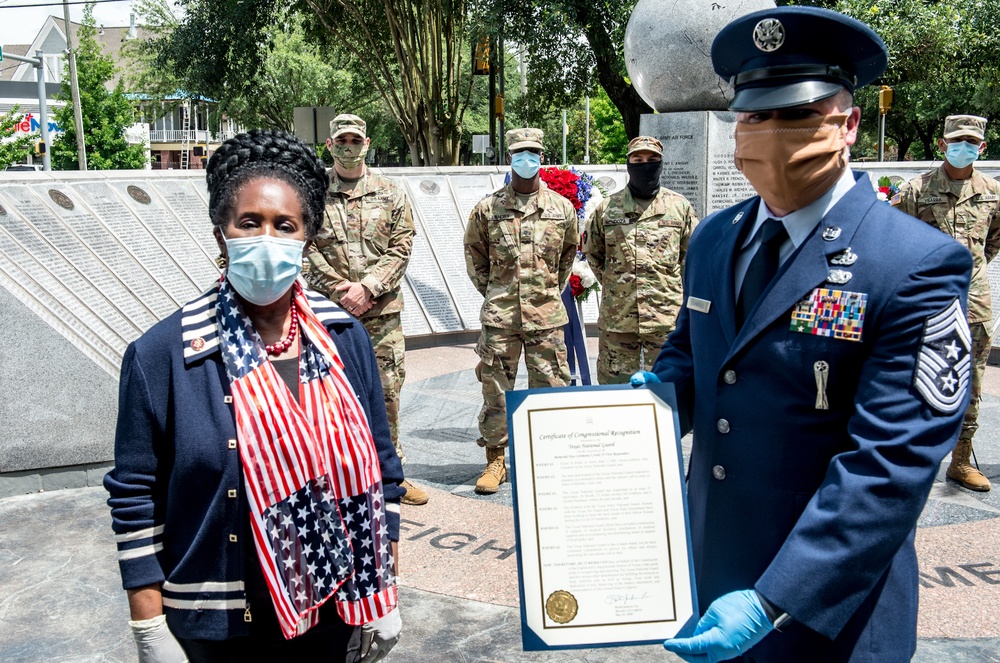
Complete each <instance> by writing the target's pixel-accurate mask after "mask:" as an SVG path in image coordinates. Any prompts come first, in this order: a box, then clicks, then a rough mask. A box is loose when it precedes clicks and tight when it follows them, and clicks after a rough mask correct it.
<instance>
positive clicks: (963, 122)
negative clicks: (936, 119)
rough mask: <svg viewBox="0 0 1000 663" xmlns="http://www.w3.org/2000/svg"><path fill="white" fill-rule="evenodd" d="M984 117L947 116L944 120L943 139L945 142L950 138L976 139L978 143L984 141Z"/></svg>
mask: <svg viewBox="0 0 1000 663" xmlns="http://www.w3.org/2000/svg"><path fill="white" fill-rule="evenodd" d="M987 122H988V120H987V119H986V118H985V117H979V116H978V115H949V116H948V117H946V118H944V137H945V139H946V140H950V139H952V138H978V139H979V140H980V141H984V140H986V123H987Z"/></svg>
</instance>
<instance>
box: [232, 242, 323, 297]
mask: <svg viewBox="0 0 1000 663" xmlns="http://www.w3.org/2000/svg"><path fill="white" fill-rule="evenodd" d="M305 244H306V243H305V242H303V241H301V240H297V239H281V238H279V237H271V236H270V235H257V236H255V237H235V238H233V239H226V253H227V254H228V260H229V263H228V264H229V267H228V270H227V272H226V278H228V279H229V282H230V283H231V284H232V286H233V287H234V288H235V289H236V292H238V293H239V294H240V297H242V298H243V299H245V300H247V301H248V302H250V303H251V304H256V305H257V306H267V305H268V304H273V303H274V302H276V301H278V300H279V299H281V296H282V295H284V294H285V293H286V292H288V289H289V288H291V287H292V284H293V283H294V282H295V279H296V278H298V276H299V272H301V271H302V249H303V248H304V247H305Z"/></svg>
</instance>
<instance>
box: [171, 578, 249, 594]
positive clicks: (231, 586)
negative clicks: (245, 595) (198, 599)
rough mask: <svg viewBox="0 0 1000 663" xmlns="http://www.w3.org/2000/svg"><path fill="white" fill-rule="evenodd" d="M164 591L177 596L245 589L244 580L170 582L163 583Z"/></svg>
mask: <svg viewBox="0 0 1000 663" xmlns="http://www.w3.org/2000/svg"><path fill="white" fill-rule="evenodd" d="M163 589H164V591H168V592H174V593H176V594H200V593H202V592H242V591H243V589H244V585H243V581H242V580H233V581H232V582H187V583H177V582H170V581H169V580H167V581H165V582H164V583H163Z"/></svg>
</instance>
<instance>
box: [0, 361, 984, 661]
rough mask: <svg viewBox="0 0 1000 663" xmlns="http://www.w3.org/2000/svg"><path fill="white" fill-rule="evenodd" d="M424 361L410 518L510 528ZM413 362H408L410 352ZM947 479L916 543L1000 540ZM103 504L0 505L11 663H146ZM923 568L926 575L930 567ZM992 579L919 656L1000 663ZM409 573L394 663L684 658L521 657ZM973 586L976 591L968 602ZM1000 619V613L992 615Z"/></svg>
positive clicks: (924, 640) (511, 628)
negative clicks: (476, 511)
mask: <svg viewBox="0 0 1000 663" xmlns="http://www.w3.org/2000/svg"><path fill="white" fill-rule="evenodd" d="M425 352H426V353H428V354H430V353H443V354H442V355H441V357H440V358H439V359H435V361H434V366H433V368H431V369H428V370H426V371H424V372H422V371H421V370H419V366H420V365H419V361H418V362H416V365H415V366H414V368H417V369H418V370H415V371H414V370H411V371H410V380H409V381H408V382H407V385H406V387H405V388H404V390H403V402H402V417H401V420H402V422H403V440H404V447H405V450H406V454H407V457H408V463H407V465H406V470H407V475H408V477H410V478H411V479H413V480H414V481H416V482H417V483H418V484H420V485H424V486H428V487H430V488H432V500H431V503H430V504H428V505H427V506H426V507H408V508H407V510H404V519H410V520H414V519H417V518H421V519H422V520H424V519H425V518H424V517H423V516H428V518H429V517H430V515H432V514H434V513H435V512H434V509H435V504H438V505H439V507H440V508H442V509H443V508H445V506H444V505H445V503H446V502H447V504H448V505H449V506H448V508H452V506H453V505H454V504H455V503H456V501H455V500H454V499H452V500H446V499H444V498H443V497H438V493H437V491H442V492H445V493H450V494H451V495H453V496H456V497H460V498H463V499H461V500H458V503H461V504H469V505H470V507H472V506H477V508H480V509H492V510H493V511H492V512H494V513H498V514H501V515H506V518H505V519H504V521H503V522H507V519H509V511H510V499H511V495H510V486H509V484H506V485H504V486H503V489H502V490H501V492H500V493H498V494H497V495H495V496H491V497H482V496H478V495H475V494H474V493H473V492H472V485H473V483H474V481H475V478H476V477H477V476H478V473H479V471H480V470H481V468H482V467H483V465H484V462H485V457H484V454H483V451H482V450H481V449H479V448H478V447H476V446H475V444H474V440H475V438H476V436H477V432H476V413H477V411H478V408H479V404H480V401H479V388H478V383H476V380H475V376H474V374H473V372H472V371H471V370H470V368H469V366H470V359H469V357H467V356H466V355H461V356H459V355H453V354H449V353H448V352H446V351H443V350H441V349H429V350H423V351H418V353H425ZM435 356H437V355H435ZM407 360H408V362H410V353H408V354H407ZM449 369H453V370H449ZM990 370H991V371H1000V369H994V368H991V369H990ZM522 375H523V369H522ZM994 378H996V375H994ZM981 421H982V427H981V429H980V433H979V436H978V438H977V444H976V449H977V453H978V456H979V462H980V465H981V467H982V468H983V470H984V472H986V474H987V475H988V476H989V477H990V478H991V480H992V481H993V482H994V484H995V485H997V484H998V483H1000V398H997V397H996V396H994V395H987V396H986V397H985V400H984V403H983V409H982V415H981ZM941 478H942V481H941V482H939V483H938V484H936V486H935V489H934V492H933V493H932V498H931V500H930V501H929V502H928V506H927V508H926V509H925V512H924V515H923V517H922V518H921V523H920V527H921V530H920V533H919V534H918V539H919V538H920V535H922V534H924V533H925V532H926V533H928V534H934V533H945V534H947V533H949V532H952V531H955V532H957V533H958V534H956V535H954V536H951V535H949V536H945V537H943V539H942V540H944V541H945V542H947V541H950V540H952V539H954V538H962V539H963V540H966V541H972V542H973V543H975V542H976V541H977V540H978V539H977V532H979V531H985V530H991V531H993V532H996V531H997V529H998V528H997V527H996V525H997V523H1000V490H994V491H993V492H991V493H986V494H973V493H969V492H967V491H963V490H960V489H957V488H955V487H953V486H952V485H951V484H948V483H945V482H943V468H942V475H941ZM445 497H447V496H445ZM105 499H106V495H105V493H104V491H103V490H102V489H101V488H96V487H92V488H79V489H67V490H57V491H48V492H41V493H33V494H29V495H20V496H14V497H8V498H6V499H0V662H3V663H8V662H10V663H13V662H36V661H72V662H77V661H80V662H83V661H94V662H96V661H105V662H108V663H112V662H118V661H122V662H131V661H135V660H136V658H135V651H134V646H133V644H132V642H131V637H130V635H129V633H128V626H127V623H126V622H127V619H128V614H127V613H128V611H127V605H126V601H125V594H124V592H123V591H122V590H121V588H120V580H119V577H118V570H117V562H116V559H115V548H114V543H113V541H112V538H111V529H110V516H109V513H108V510H107V506H106V505H105ZM438 515H441V514H438ZM443 517H445V518H447V517H448V514H444V516H443ZM456 517H457V516H456ZM484 526H486V527H489V524H488V523H487V524H484ZM948 528H952V529H948ZM415 531H416V530H411V532H410V533H407V532H404V534H403V541H401V550H404V551H405V550H407V549H408V548H409V549H413V550H415V551H416V552H414V553H413V555H414V557H416V556H418V551H417V543H418V542H410V541H408V540H407V538H408V537H409V536H413V537H414V538H416V535H414V534H412V532H415ZM990 539H991V540H990V541H989V542H988V543H987V544H986V545H985V547H982V546H981V547H979V548H978V549H976V550H975V554H974V555H973V557H974V559H971V558H970V559H966V558H964V557H956V558H955V559H956V560H957V561H956V562H954V564H956V565H957V564H958V563H959V562H961V561H963V560H964V561H970V560H971V561H975V562H979V563H981V564H986V565H987V566H988V565H993V566H996V567H1000V546H997V545H996V539H995V538H992V537H990ZM928 540H930V541H936V540H937V539H934V537H929V539H928ZM928 545H932V546H933V545H937V544H933V543H932V544H928ZM943 547H947V546H943ZM921 550H924V549H923V548H921ZM930 550H931V553H932V555H937V554H938V552H939V551H938V550H937V548H931V549H930ZM405 554H407V553H404V556H403V559H404V560H405V559H407V558H406V557H405ZM922 554H923V553H922ZM940 554H941V556H942V559H945V560H946V561H947V560H950V559H952V557H949V556H948V554H950V553H947V551H945V552H941V553H940ZM477 559H478V558H477ZM935 559H936V558H935ZM936 563H937V562H935V564H936ZM941 563H942V564H944V563H945V562H941ZM949 563H950V562H949ZM921 564H922V566H921V569H922V571H923V570H924V568H923V559H922V560H921ZM438 566H439V567H442V568H439V569H438V572H439V573H441V574H448V573H449V572H451V570H450V569H449V568H448V567H447V566H446V565H442V564H438ZM503 568H504V570H500V567H499V566H491V564H490V560H489V559H485V558H484V559H483V561H482V564H481V565H480V567H478V568H477V569H476V572H475V574H473V575H471V576H469V577H467V578H465V579H463V580H462V581H461V582H462V583H465V584H467V585H472V589H475V585H476V583H477V582H482V583H483V584H484V585H487V584H488V582H487V580H489V579H490V575H491V574H496V573H504V574H509V571H508V569H509V568H510V567H509V566H507V567H503ZM935 568H937V567H935ZM956 568H958V567H957V566H956ZM979 568H980V569H981V568H982V567H979ZM415 576H416V577H419V576H418V575H417V574H415ZM970 577H971V576H970ZM985 577H986V578H990V577H992V578H993V582H995V583H996V585H995V586H990V583H989V582H985V583H984V582H980V583H979V586H975V587H971V589H970V588H969V586H967V585H965V584H963V583H960V582H959V583H953V585H954V586H951V587H949V586H946V585H944V584H942V583H938V582H930V581H928V582H927V585H928V586H929V587H928V588H927V589H926V590H922V591H923V593H922V595H921V611H922V618H923V617H924V616H925V613H924V611H925V606H926V607H927V610H928V611H929V612H928V614H930V615H932V616H933V619H932V620H931V623H930V626H929V627H928V625H927V624H925V620H924V619H922V621H921V629H922V630H923V631H925V632H938V631H934V630H933V629H934V627H936V626H938V625H939V624H937V622H942V625H943V623H944V622H946V621H949V620H954V619H957V620H958V621H959V623H958V624H951V625H950V626H951V627H952V630H953V631H957V632H958V634H959V635H961V636H962V637H921V639H920V640H919V644H918V651H917V655H916V656H915V658H914V659H913V660H915V661H918V662H920V663H931V662H932V661H933V662H935V663H936V662H938V661H944V660H947V661H957V662H964V661H968V662H972V661H975V662H976V663H980V662H989V661H997V662H1000V629H998V627H997V624H998V620H997V619H996V618H995V617H996V615H995V613H996V605H998V602H997V600H996V598H997V597H998V596H1000V593H998V591H1000V582H998V581H997V580H996V576H989V575H986V576H985ZM405 578H406V574H405V570H404V583H403V584H404V586H403V587H402V588H401V591H400V595H401V606H402V611H403V620H404V636H403V639H402V640H401V641H400V643H399V645H398V646H397V647H396V649H395V650H394V651H393V653H392V655H391V656H390V658H389V661H391V663H406V662H411V661H412V662H417V661H420V662H424V661H467V662H480V661H481V662H507V661H510V662H515V661H557V662H563V661H566V662H569V661H586V662H592V663H597V662H604V661H608V662H610V661H621V660H632V661H636V662H644V661H676V660H678V659H676V658H674V657H673V656H672V655H670V654H668V653H666V652H664V651H663V650H662V649H661V648H660V647H658V646H648V647H629V648H610V649H589V650H566V651H560V652H544V653H526V652H523V651H522V650H521V644H520V643H521V641H520V617H519V612H518V610H517V609H516V607H513V606H512V605H510V604H507V605H500V604H497V603H498V602H499V603H502V601H489V600H488V599H489V596H488V595H487V596H485V597H482V596H481V597H480V599H481V600H470V599H468V598H462V596H468V595H469V592H467V591H428V590H426V589H422V588H420V587H415V586H412V583H407V582H406V580H405ZM504 580H505V581H507V582H510V581H511V580H512V579H511V578H504ZM971 590H975V592H974V593H969V592H970V591H971ZM963 591H964V592H965V593H964V594H963ZM484 594H488V592H484ZM928 597H929V598H928ZM483 598H485V599H487V600H482V599H483ZM970 601H971V602H973V603H974V605H973V606H972V608H971V612H964V613H960V614H958V616H955V615H953V614H952V613H950V612H949V608H950V607H963V605H962V604H963V603H968V602H970ZM966 607H967V606H966ZM980 613H983V615H984V616H983V617H982V618H981V619H973V618H970V617H968V615H969V614H980ZM990 613H993V618H988V615H989V614H990ZM928 629H930V630H928ZM940 632H947V629H943V630H941V631H940Z"/></svg>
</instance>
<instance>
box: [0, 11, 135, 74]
mask: <svg viewBox="0 0 1000 663" xmlns="http://www.w3.org/2000/svg"><path fill="white" fill-rule="evenodd" d="M54 1H55V0H0V45H2V44H30V43H31V42H32V41H33V40H34V38H35V36H36V35H37V34H38V31H39V30H40V29H41V27H42V23H44V22H45V19H46V17H48V16H49V15H50V14H51V15H52V16H55V17H56V18H62V17H63V8H62V5H53V6H51V7H33V8H23V9H20V8H9V7H8V5H27V4H42V3H45V4H48V3H51V2H54ZM71 1H72V0H71ZM130 6H131V3H130V2H129V1H128V0H124V1H123V2H99V3H97V5H96V6H95V7H94V20H95V21H96V22H97V25H106V26H109V27H111V26H122V25H128V18H129V11H130ZM83 7H84V5H70V7H69V16H70V20H71V21H75V22H80V21H81V20H83ZM3 64H7V63H6V62H4V63H3ZM0 66H2V65H0Z"/></svg>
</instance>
